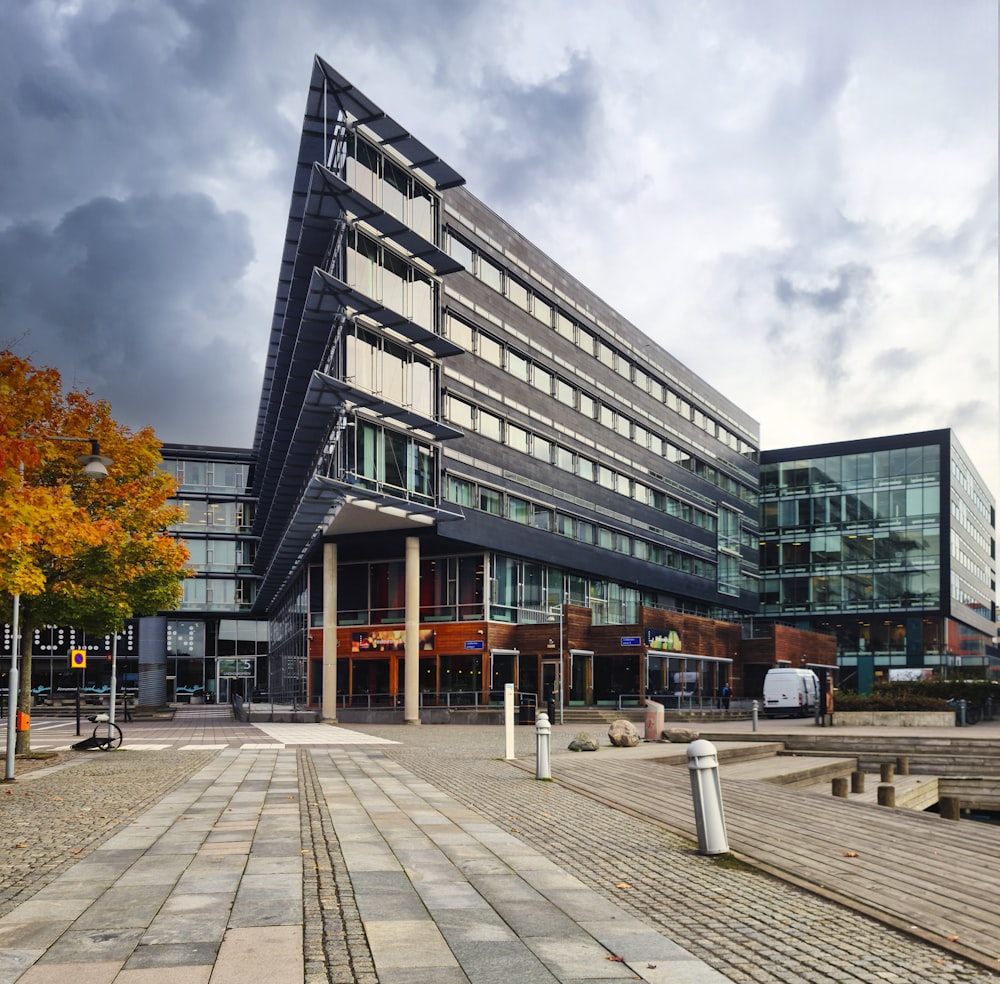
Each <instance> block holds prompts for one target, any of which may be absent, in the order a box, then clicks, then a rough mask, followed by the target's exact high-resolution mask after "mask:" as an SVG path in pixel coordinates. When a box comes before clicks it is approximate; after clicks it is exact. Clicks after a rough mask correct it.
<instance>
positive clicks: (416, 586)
mask: <svg viewBox="0 0 1000 984" xmlns="http://www.w3.org/2000/svg"><path fill="white" fill-rule="evenodd" d="M404 629H405V632H404V638H403V681H404V686H405V688H406V695H405V697H404V703H403V723H404V724H420V540H419V539H418V538H417V537H415V536H408V537H407V538H406V622H405V627H404Z"/></svg>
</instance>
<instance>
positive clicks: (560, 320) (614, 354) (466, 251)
mask: <svg viewBox="0 0 1000 984" xmlns="http://www.w3.org/2000/svg"><path fill="white" fill-rule="evenodd" d="M447 247H448V251H449V253H450V255H451V257H452V258H453V259H455V260H457V261H458V262H459V263H461V264H462V265H463V266H464V267H465V269H466V270H467V271H468V272H469V273H471V274H472V275H473V276H474V277H476V278H477V279H479V280H480V281H482V282H483V283H484V284H486V286H488V287H491V288H492V289H493V290H495V291H497V292H498V293H500V294H503V295H504V296H505V297H506V298H507V299H508V300H509V301H511V303H513V304H515V305H516V306H517V307H519V308H521V310H523V311H525V312H527V313H528V314H530V315H531V316H532V317H534V318H535V319H536V320H537V321H539V322H540V323H541V324H543V325H545V326H546V327H547V328H552V329H553V330H555V331H557V332H558V333H559V334H560V335H562V336H563V337H564V338H566V339H567V340H568V341H571V342H572V343H573V344H574V345H576V346H577V347H578V348H579V349H580V350H581V351H582V352H584V353H585V354H586V355H589V356H593V357H594V358H596V359H598V360H599V361H600V362H602V363H603V364H604V365H605V366H607V367H608V368H609V369H612V370H613V371H614V372H616V373H617V374H618V375H619V376H620V377H621V378H622V379H623V380H625V381H626V382H629V383H631V384H632V385H633V386H636V387H638V388H639V389H640V390H642V392H643V393H647V394H649V395H651V396H652V397H653V398H654V399H655V400H657V401H658V402H660V403H663V404H664V405H665V406H667V407H669V408H670V409H671V410H673V411H674V412H676V413H678V414H680V416H682V417H683V418H684V419H685V420H690V421H692V422H693V423H694V424H695V425H696V426H697V427H699V428H700V429H701V430H703V431H704V432H705V433H706V434H708V435H709V436H711V437H713V438H715V439H716V440H718V441H721V442H722V443H723V444H725V445H726V446H727V447H730V448H732V449H733V450H734V451H737V452H738V453H739V454H742V455H744V456H746V457H749V458H753V459H754V460H756V455H757V449H756V448H754V447H753V445H751V444H750V443H749V442H747V441H746V440H744V439H743V438H742V437H740V436H739V435H737V434H735V433H733V432H732V431H731V430H729V429H728V428H727V427H725V426H724V425H723V424H722V423H721V422H719V421H717V420H715V419H713V418H712V417H711V416H709V415H708V414H706V413H705V412H704V411H703V410H701V409H699V408H698V407H696V406H694V405H693V404H691V403H690V402H689V401H688V400H687V399H685V398H684V397H683V396H681V395H680V394H679V393H678V392H677V391H676V390H672V389H670V387H669V386H668V385H666V384H665V383H663V382H662V380H659V379H656V378H655V377H653V376H651V375H650V374H649V373H648V372H647V371H646V369H645V368H644V367H641V366H639V365H637V364H635V363H633V362H632V361H631V360H630V359H629V358H628V357H627V356H626V355H624V354H623V353H622V352H620V351H618V350H617V349H615V348H613V347H612V346H610V345H608V344H607V342H605V341H604V339H602V338H601V337H600V336H599V335H597V334H596V333H595V332H593V331H591V330H589V329H587V328H585V327H584V326H583V325H582V324H580V322H579V321H577V320H575V319H574V318H572V317H570V315H568V314H567V313H566V312H565V311H563V310H562V309H561V308H559V307H557V306H555V305H553V304H552V303H550V302H549V301H548V300H546V299H545V298H544V297H542V295H541V294H540V293H539V292H538V291H536V290H533V289H532V288H530V287H529V286H528V285H527V284H526V283H523V282H522V281H521V280H519V279H518V278H517V277H516V276H515V275H514V274H512V273H511V272H510V271H509V270H507V269H506V268H504V267H502V266H500V265H499V264H497V263H496V262H494V261H493V260H492V259H490V258H489V257H487V256H486V255H485V254H484V253H483V252H481V251H480V250H477V249H475V248H474V247H473V246H471V245H469V244H468V243H467V242H465V241H464V240H462V239H460V238H459V237H458V236H456V235H455V234H454V233H453V232H451V231H450V230H449V234H448V240H447Z"/></svg>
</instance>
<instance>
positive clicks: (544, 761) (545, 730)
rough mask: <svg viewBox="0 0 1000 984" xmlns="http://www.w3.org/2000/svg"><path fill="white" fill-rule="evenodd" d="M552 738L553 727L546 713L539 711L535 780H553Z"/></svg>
mask: <svg viewBox="0 0 1000 984" xmlns="http://www.w3.org/2000/svg"><path fill="white" fill-rule="evenodd" d="M551 738H552V725H551V724H550V723H549V716H548V714H546V713H545V711H539V712H538V717H537V718H536V719H535V778H536V779H551V778H552V770H551V769H550V767H549V742H550V740H551Z"/></svg>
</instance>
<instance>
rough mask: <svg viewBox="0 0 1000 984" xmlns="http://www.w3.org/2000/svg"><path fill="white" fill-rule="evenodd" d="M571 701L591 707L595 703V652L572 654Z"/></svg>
mask: <svg viewBox="0 0 1000 984" xmlns="http://www.w3.org/2000/svg"><path fill="white" fill-rule="evenodd" d="M569 702H570V704H575V705H576V706H577V707H589V706H590V705H591V704H593V703H594V654H593V653H573V654H572V655H571V656H570V681H569Z"/></svg>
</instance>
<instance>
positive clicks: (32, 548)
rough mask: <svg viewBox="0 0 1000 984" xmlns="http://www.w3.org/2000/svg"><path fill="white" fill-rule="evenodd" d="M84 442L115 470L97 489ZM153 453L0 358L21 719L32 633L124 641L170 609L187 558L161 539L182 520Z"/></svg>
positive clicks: (3, 590) (7, 586)
mask: <svg viewBox="0 0 1000 984" xmlns="http://www.w3.org/2000/svg"><path fill="white" fill-rule="evenodd" d="M60 438H63V439H65V438H78V439H80V440H79V443H78V442H75V441H66V440H60ZM88 441H97V442H98V444H99V448H100V453H101V455H103V456H106V457H108V458H110V459H111V464H110V465H108V468H107V471H108V474H107V477H106V478H104V479H102V480H94V479H93V478H89V477H86V476H84V475H83V473H82V470H81V466H80V464H79V462H78V461H77V458H78V457H79V456H81V455H83V454H87V453H90V452H91V450H92V448H91V447H90V446H88V444H87V443H86V442H88ZM160 446H161V445H160V442H159V441H158V440H157V438H156V435H155V434H154V433H153V431H152V429H151V428H143V429H142V430H140V431H137V432H132V431H130V430H129V429H128V428H126V427H123V426H122V425H120V424H118V423H116V422H115V420H114V419H113V418H112V416H111V406H110V404H109V403H107V402H106V401H103V400H97V399H94V398H93V396H92V394H90V393H87V392H80V391H77V390H73V391H71V392H68V393H65V394H64V393H63V390H62V380H61V377H60V375H59V373H58V371H56V370H55V369H49V368H36V367H34V366H32V365H31V364H30V363H29V362H27V361H25V360H23V359H21V358H19V357H17V356H15V355H14V354H13V353H12V352H10V351H0V602H2V603H3V609H2V615H4V616H6V619H7V620H8V621H10V620H11V618H12V610H13V598H14V596H15V595H18V596H19V602H20V604H19V610H20V629H21V631H20V637H21V645H20V651H21V677H20V686H19V693H18V698H17V706H18V709H19V710H21V711H23V712H24V713H25V714H27V713H29V708H30V701H31V655H32V639H33V636H34V630H35V629H36V628H39V627H41V626H44V625H65V626H73V627H74V628H80V629H83V630H84V631H86V632H92V633H98V634H100V633H109V632H119V631H121V630H122V629H123V628H124V625H125V620H126V619H127V618H129V617H131V616H135V615H150V614H154V613H156V612H157V611H163V610H170V609H173V608H176V607H177V605H178V603H179V601H180V597H181V593H182V589H181V582H182V581H183V579H184V578H185V577H186V576H187V571H186V570H185V563H186V561H187V558H188V552H187V548H186V547H185V546H184V544H183V543H182V542H180V541H178V540H175V539H174V538H173V537H172V536H170V535H169V534H168V533H167V527H168V526H170V525H171V524H172V523H176V522H177V521H178V520H179V519H180V518H181V517H182V515H183V513H182V511H181V510H180V509H178V508H177V507H176V506H174V505H172V504H171V502H170V499H171V496H172V495H173V494H174V492H175V491H176V483H175V481H174V479H173V478H172V477H171V476H170V475H168V474H167V473H166V472H163V471H161V470H160V468H159V467H158V466H159V464H160V462H161V461H162V459H161V457H160ZM30 747H31V735H30V731H20V732H18V735H17V749H16V750H17V753H18V754H25V753H27V752H28V751H30Z"/></svg>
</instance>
